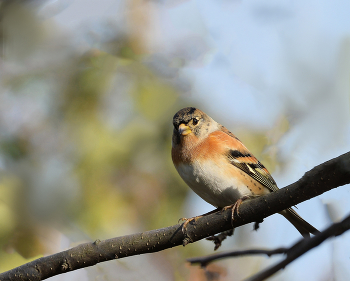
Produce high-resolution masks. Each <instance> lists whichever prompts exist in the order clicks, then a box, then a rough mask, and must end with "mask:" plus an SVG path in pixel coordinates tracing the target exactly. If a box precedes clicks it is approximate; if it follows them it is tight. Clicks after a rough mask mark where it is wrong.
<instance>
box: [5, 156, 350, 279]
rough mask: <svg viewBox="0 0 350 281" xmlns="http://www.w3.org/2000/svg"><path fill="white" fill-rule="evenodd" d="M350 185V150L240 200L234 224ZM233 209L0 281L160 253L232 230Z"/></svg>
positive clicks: (41, 263) (60, 256)
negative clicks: (278, 187) (289, 181)
mask: <svg viewBox="0 0 350 281" xmlns="http://www.w3.org/2000/svg"><path fill="white" fill-rule="evenodd" d="M348 183H350V152H348V153H345V154H343V155H341V156H339V157H337V158H334V159H332V160H329V161H327V162H325V163H323V164H321V165H318V166H316V167H315V168H313V169H312V170H310V171H309V172H307V173H306V174H305V175H304V176H303V177H302V178H301V179H300V180H298V181H297V182H295V183H293V184H291V185H289V186H287V187H285V188H283V189H281V190H279V191H277V192H274V193H271V194H268V195H265V196H262V197H260V198H256V199H252V200H248V201H245V202H244V203H242V205H241V206H240V209H239V213H240V216H239V217H238V216H237V217H236V218H235V221H234V222H233V223H232V225H233V227H238V226H241V225H244V224H247V223H250V222H256V221H261V220H262V219H263V218H265V217H268V216H270V215H272V214H274V213H277V212H280V211H282V210H284V209H286V208H289V207H291V206H294V205H296V204H298V203H301V202H303V201H306V200H308V199H310V198H313V197H315V196H318V195H320V194H322V193H324V192H326V191H328V190H331V189H333V188H336V187H338V186H342V185H345V184H348ZM232 225H231V210H226V211H224V212H220V211H219V212H216V213H214V214H211V215H208V216H205V217H201V218H199V219H198V220H196V222H195V223H190V224H188V226H187V234H188V236H189V237H184V235H183V233H182V231H181V224H176V225H173V226H170V227H166V228H161V229H157V230H151V231H147V232H142V233H137V234H131V235H126V236H122V237H116V238H112V239H108V240H104V241H99V240H96V241H95V242H93V243H85V244H81V245H79V246H77V247H74V248H71V249H69V250H67V251H63V252H60V253H57V254H54V255H51V256H47V257H42V258H40V259H37V260H34V261H32V262H29V263H27V264H24V265H22V266H19V267H17V268H14V269H12V270H9V271H7V272H4V273H1V274H0V281H5V280H6V281H7V280H12V281H13V280H16V281H17V280H44V279H46V278H49V277H52V276H54V275H58V274H62V273H66V272H69V271H73V270H76V269H80V268H84V267H88V266H92V265H95V264H97V263H99V262H103V261H108V260H112V259H120V258H124V257H127V256H133V255H140V254H146V253H152V252H158V251H161V250H164V249H167V248H172V247H175V246H178V245H181V244H183V243H184V242H185V243H186V242H188V241H190V242H195V241H198V240H200V239H203V238H205V237H208V236H211V235H215V234H217V233H220V232H223V231H226V230H229V229H231V228H232Z"/></svg>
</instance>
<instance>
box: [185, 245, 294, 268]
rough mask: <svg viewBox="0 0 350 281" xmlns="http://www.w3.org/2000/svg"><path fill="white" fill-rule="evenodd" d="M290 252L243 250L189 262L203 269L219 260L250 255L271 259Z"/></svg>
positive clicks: (278, 249)
mask: <svg viewBox="0 0 350 281" xmlns="http://www.w3.org/2000/svg"><path fill="white" fill-rule="evenodd" d="M288 250H289V249H288V248H277V249H274V250H263V249H252V250H242V251H227V252H224V253H218V254H214V255H210V256H205V257H199V258H192V259H188V260H187V261H188V262H190V263H191V264H192V265H193V264H197V263H199V264H200V265H201V266H202V267H205V266H207V265H208V263H211V262H213V261H216V260H219V259H224V258H233V257H242V256H250V255H267V256H268V257H270V256H272V255H280V254H286V253H287V251H288Z"/></svg>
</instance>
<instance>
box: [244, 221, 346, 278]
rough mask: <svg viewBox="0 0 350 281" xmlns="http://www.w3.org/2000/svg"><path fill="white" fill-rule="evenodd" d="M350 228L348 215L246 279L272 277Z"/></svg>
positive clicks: (300, 242)
mask: <svg viewBox="0 0 350 281" xmlns="http://www.w3.org/2000/svg"><path fill="white" fill-rule="evenodd" d="M349 229H350V216H347V217H346V218H345V219H344V220H343V221H341V222H338V223H334V224H332V225H331V226H330V227H328V228H327V229H326V230H324V231H322V232H321V233H319V234H317V235H316V236H314V237H311V238H304V239H302V240H300V241H299V242H298V243H296V244H294V245H293V246H292V247H291V248H290V249H288V252H287V256H286V258H285V259H284V260H282V261H280V262H278V263H277V264H275V265H274V266H272V267H270V268H268V269H266V270H263V271H260V272H258V273H257V274H255V275H254V276H252V277H249V278H247V279H246V280H245V281H262V280H265V279H266V278H268V277H270V276H271V275H273V274H274V273H276V272H277V271H279V270H281V269H283V268H285V267H286V266H287V265H288V264H290V263H291V262H292V261H294V260H295V259H297V258H298V257H300V256H301V255H303V254H305V253H306V252H308V251H309V250H311V249H313V248H315V247H317V246H318V245H320V244H321V243H322V242H324V241H325V240H327V239H329V238H331V237H334V236H338V235H341V234H343V233H344V232H345V231H347V230H349Z"/></svg>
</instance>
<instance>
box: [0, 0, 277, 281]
mask: <svg viewBox="0 0 350 281" xmlns="http://www.w3.org/2000/svg"><path fill="white" fill-rule="evenodd" d="M141 2H142V3H143V4H145V3H146V2H143V1H134V2H132V3H131V4H130V5H131V6H132V5H141V4H142V3H141ZM23 3H25V2H6V5H5V4H3V5H2V11H1V22H0V24H1V26H0V27H1V31H2V32H1V34H0V36H1V42H3V43H4V44H3V53H2V56H1V60H2V66H1V72H2V77H1V84H0V89H1V94H0V173H1V178H0V246H1V250H0V260H1V263H0V271H4V270H8V269H10V268H12V267H14V266H18V265H20V264H22V263H24V262H25V261H26V260H25V259H33V258H35V257H36V256H38V255H43V254H50V253H54V252H57V251H59V250H62V249H61V246H60V245H61V242H62V240H64V239H68V240H69V241H70V243H80V242H83V241H84V240H90V241H92V240H95V239H97V238H99V239H104V238H109V237H113V236H119V235H125V234H129V233H133V232H137V231H145V230H149V229H155V228H160V227H165V226H168V225H172V224H174V223H176V222H177V221H178V219H179V218H180V217H181V216H182V206H183V202H184V199H185V197H186V195H187V191H188V188H187V187H186V186H185V184H184V183H183V182H182V181H181V180H180V179H179V176H178V175H177V173H176V171H175V169H174V168H173V166H172V162H171V158H170V149H171V134H172V125H171V124H172V122H171V119H172V116H173V114H174V113H175V112H176V111H177V110H178V109H179V108H181V107H183V106H185V105H188V104H186V103H185V101H184V100H183V97H182V96H181V95H179V90H178V88H177V86H176V85H177V84H181V81H180V82H179V78H178V76H177V69H176V68H174V67H173V66H171V59H170V60H169V61H170V62H169V63H167V62H168V60H157V59H155V61H152V63H153V66H154V65H156V66H158V68H160V69H163V70H166V71H164V73H166V75H165V74H164V75H165V76H166V77H165V76H163V75H162V71H160V72H159V71H158V72H157V71H155V70H154V68H152V67H151V66H150V64H149V63H145V58H148V59H149V60H152V56H151V55H150V54H149V53H148V50H147V48H146V47H145V46H146V45H147V44H146V43H145V39H144V38H140V36H141V35H140V34H142V31H144V32H146V31H147V30H145V29H147V27H148V25H147V24H144V22H145V21H147V16H148V15H147V10H146V12H145V11H144V10H143V11H142V12H143V13H142V19H140V18H139V16H138V15H140V12H141V10H140V9H139V8H138V9H137V10H133V12H132V13H129V15H130V17H129V18H128V20H129V23H130V22H131V23H132V28H130V30H124V33H123V36H115V37H113V38H112V39H109V40H105V41H101V42H98V44H97V45H99V47H98V48H92V47H91V48H89V49H88V50H84V51H83V52H82V51H80V50H79V48H78V47H77V46H75V45H74V44H72V43H71V40H72V39H71V38H70V37H69V36H63V35H62V32H61V31H60V30H59V28H58V27H56V26H55V25H54V24H53V23H52V22H50V21H49V20H44V19H41V18H39V17H38V15H37V10H36V9H35V7H34V6H33V5H30V2H29V4H27V3H25V4H23ZM145 5H147V4H145ZM131 10H132V7H131ZM128 32H129V33H128ZM62 46H63V47H62ZM174 59H175V60H176V58H174ZM157 64H158V65H157ZM159 64H161V65H159ZM156 68H157V67H156ZM169 73H170V74H169ZM283 126H284V125H283ZM237 135H239V136H240V138H242V140H243V139H244V142H245V143H247V144H248V147H255V148H256V151H253V152H254V153H256V154H263V153H264V152H263V150H264V148H265V145H266V144H268V140H267V139H266V137H265V136H264V135H263V134H254V136H253V137H252V135H251V136H249V135H246V133H242V134H237ZM252 139H254V143H252V142H251V141H250V140H252ZM257 156H259V155H257ZM266 159H267V158H266ZM266 159H263V162H264V163H266V162H269V164H267V166H268V167H273V165H274V164H273V163H274V159H270V160H266ZM68 246H70V245H66V247H68ZM200 253H201V248H200V246H199V244H196V245H189V246H187V247H186V248H184V249H183V248H178V249H171V250H167V251H164V252H162V253H159V255H162V257H163V258H162V260H163V262H165V263H167V266H168V267H170V268H171V271H170V272H169V273H167V274H169V276H171V279H172V278H174V279H176V280H184V279H186V278H187V277H188V276H189V274H190V272H189V270H188V269H187V268H185V263H184V260H185V257H186V256H188V255H189V254H191V255H194V254H197V255H198V254H200ZM220 270H222V269H220ZM195 271H196V270H195ZM223 271H224V270H223ZM193 274H196V275H197V274H200V275H203V272H202V271H201V272H200V273H193V272H192V273H191V276H192V275H193ZM186 276H187V277H186Z"/></svg>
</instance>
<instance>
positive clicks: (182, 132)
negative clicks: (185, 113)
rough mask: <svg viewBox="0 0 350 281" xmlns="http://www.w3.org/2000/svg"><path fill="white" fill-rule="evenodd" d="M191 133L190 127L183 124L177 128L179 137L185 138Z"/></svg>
mask: <svg viewBox="0 0 350 281" xmlns="http://www.w3.org/2000/svg"><path fill="white" fill-rule="evenodd" d="M191 132H192V131H191V129H190V127H188V126H186V125H185V124H181V125H180V126H179V133H180V135H183V136H186V135H188V134H190V133H191Z"/></svg>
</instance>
